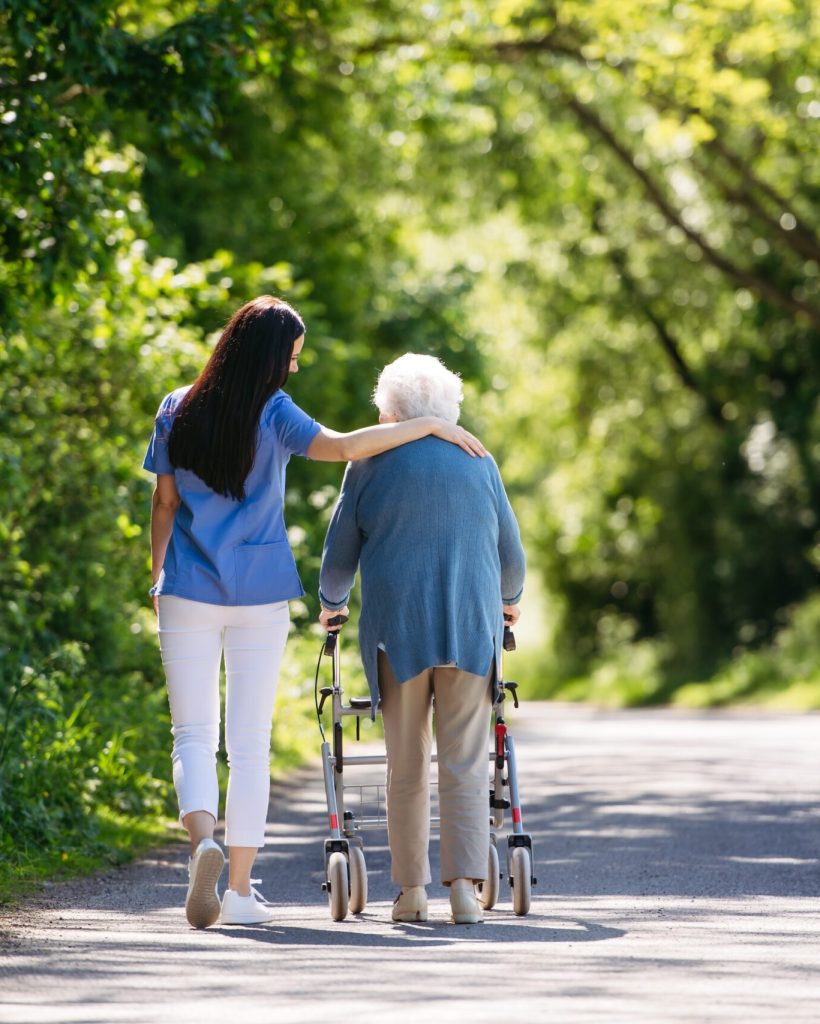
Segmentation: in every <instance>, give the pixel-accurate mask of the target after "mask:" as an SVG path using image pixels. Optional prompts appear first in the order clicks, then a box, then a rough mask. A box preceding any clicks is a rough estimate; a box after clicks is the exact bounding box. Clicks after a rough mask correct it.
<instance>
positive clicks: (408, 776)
mask: <svg viewBox="0 0 820 1024" xmlns="http://www.w3.org/2000/svg"><path fill="white" fill-rule="evenodd" d="M492 678H493V671H492V669H491V671H490V673H489V674H488V676H487V677H486V678H482V677H481V676H477V675H473V674H472V673H471V672H463V671H461V669H458V668H449V667H448V668H429V669H427V670H426V671H424V672H422V673H421V675H418V676H415V677H414V678H413V679H408V680H407V681H406V682H404V683H397V682H396V679H395V676H394V675H393V671H392V669H391V668H390V663H389V662H388V660H387V657H386V655H385V654H384V652H383V651H379V689H380V691H381V699H382V715H383V717H384V737H385V747H386V753H387V838H388V842H389V845H390V855H391V858H392V862H393V863H392V879H393V882H394V883H395V884H397V885H402V886H411V885H427V884H428V883H429V882H430V860H429V857H428V844H429V838H430V755H431V748H432V698H433V697H434V696H435V699H436V705H435V708H436V753H437V755H438V791H439V792H438V795H439V811H440V819H441V823H440V866H441V881H442V882H443V883H444V884H445V885H449V883H450V882H451V881H452V880H453V879H454V878H472V879H473V880H474V881H482V880H484V879H486V877H487V858H488V856H489V845H490V805H489V792H490V775H489V764H490V759H489V755H490V734H489V726H490V708H491V705H492V698H491V691H490V682H491V680H492Z"/></svg>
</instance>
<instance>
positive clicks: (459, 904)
mask: <svg viewBox="0 0 820 1024" xmlns="http://www.w3.org/2000/svg"><path fill="white" fill-rule="evenodd" d="M450 909H451V910H452V912H453V916H452V923H453V924H478V923H479V922H480V921H483V920H484V915H483V914H482V913H481V907H480V906H479V903H478V900H477V899H476V895H475V887H474V886H473V883H472V881H471V880H470V879H469V878H457V879H455V881H454V882H452V883H451V885H450Z"/></svg>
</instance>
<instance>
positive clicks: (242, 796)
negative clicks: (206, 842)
mask: <svg viewBox="0 0 820 1024" xmlns="http://www.w3.org/2000/svg"><path fill="white" fill-rule="evenodd" d="M289 623H290V615H289V612H288V604H287V601H281V602H278V603H277V604H263V605H246V606H223V605H215V604H205V603H203V602H201V601H189V600H187V599H186V598H182V597H160V599H159V642H160V650H161V653H162V664H163V666H164V668H165V677H166V681H167V683H168V700H169V703H170V705H171V721H172V723H173V727H172V729H171V732H172V734H173V737H174V748H173V752H172V754H171V760H172V762H173V768H174V786H175V788H176V791H177V799H178V801H179V816H180V819H181V818H184V817H185V815H186V814H190V813H191V812H192V811H207V812H208V813H209V814H212V815H213V817H214V818H215V819H216V818H218V817H219V785H218V782H217V776H216V752H217V748H218V746H219V722H220V701H219V668H220V664H221V662H222V654H223V651H224V654H225V679H226V695H225V746H226V748H227V752H228V766H229V769H230V774H229V776H228V795H227V798H226V802H225V844H226V845H227V846H256V847H260V846H264V845H265V823H266V820H267V815H268V800H269V795H270V733H271V725H272V719H273V705H274V700H275V697H276V683H277V680H278V678H279V666H280V664H281V662H282V655H283V653H284V650H285V642H286V640H287V635H288V626H289Z"/></svg>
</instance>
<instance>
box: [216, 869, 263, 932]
mask: <svg viewBox="0 0 820 1024" xmlns="http://www.w3.org/2000/svg"><path fill="white" fill-rule="evenodd" d="M251 882H252V883H253V882H255V883H257V884H259V879H258V878H252V879H251ZM273 916H274V914H273V910H272V909H271V904H270V903H268V901H267V900H266V899H265V897H264V896H263V895H262V893H261V892H259V890H258V889H254V888H253V885H251V891H250V895H249V896H240V895H239V893H238V892H236V891H235V890H234V889H226V890H225V895H224V896H223V897H222V918H221V920H220V924H266V923H267V922H268V921H272V920H273Z"/></svg>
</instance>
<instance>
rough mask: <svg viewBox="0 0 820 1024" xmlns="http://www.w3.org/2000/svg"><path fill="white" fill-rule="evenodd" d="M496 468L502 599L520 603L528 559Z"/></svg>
mask: <svg viewBox="0 0 820 1024" xmlns="http://www.w3.org/2000/svg"><path fill="white" fill-rule="evenodd" d="M493 468H494V469H495V474H494V476H495V488H496V501H497V506H498V557H499V561H500V562H501V600H502V602H503V603H504V604H518V602H519V601H520V600H521V595H522V593H523V592H524V575H525V573H526V568H527V561H526V556H525V554H524V548H523V546H522V544H521V534H520V531H519V529H518V521H517V520H516V518H515V513H514V512H513V510H512V505H510V500H509V498H508V497H507V492H506V491H505V490H504V484H503V483H502V481H501V474H500V473H499V472H498V468H497V467H495V466H494V467H493Z"/></svg>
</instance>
